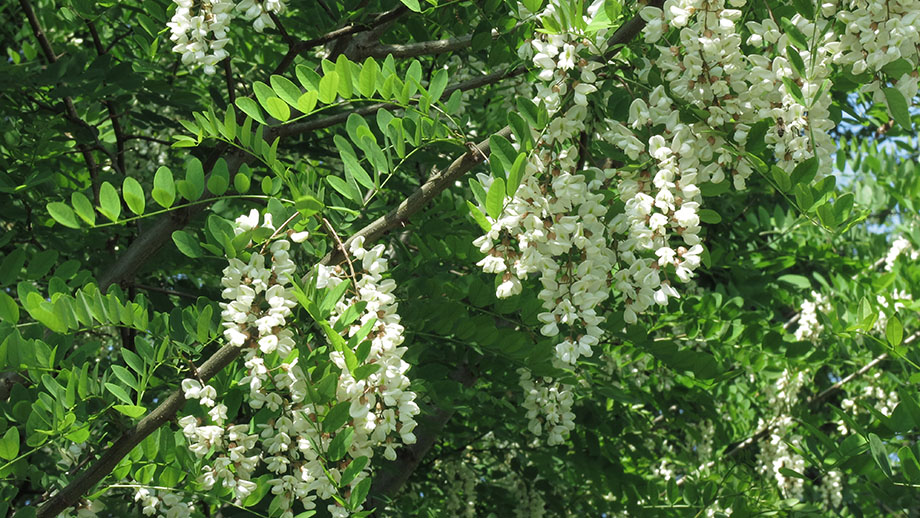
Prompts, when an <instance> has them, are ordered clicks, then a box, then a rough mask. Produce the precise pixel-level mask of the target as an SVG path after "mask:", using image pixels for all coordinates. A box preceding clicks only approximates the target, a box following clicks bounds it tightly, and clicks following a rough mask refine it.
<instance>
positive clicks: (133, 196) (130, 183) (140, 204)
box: [121, 176, 146, 216]
mask: <svg viewBox="0 0 920 518" xmlns="http://www.w3.org/2000/svg"><path fill="white" fill-rule="evenodd" d="M121 193H122V195H123V196H124V197H125V203H126V204H127V205H128V208H129V209H131V212H133V213H134V214H136V215H138V216H140V215H142V214H144V205H145V201H146V200H145V196H144V189H143V188H142V187H141V184H140V182H138V181H137V180H135V179H134V178H132V177H130V176H126V177H125V181H124V183H122V185H121Z"/></svg>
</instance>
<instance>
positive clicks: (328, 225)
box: [321, 218, 358, 288]
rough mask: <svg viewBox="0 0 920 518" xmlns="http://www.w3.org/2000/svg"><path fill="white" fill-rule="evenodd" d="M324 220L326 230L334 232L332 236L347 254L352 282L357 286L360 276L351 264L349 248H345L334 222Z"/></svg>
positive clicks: (340, 248) (345, 254) (343, 253)
mask: <svg viewBox="0 0 920 518" xmlns="http://www.w3.org/2000/svg"><path fill="white" fill-rule="evenodd" d="M321 219H322V220H323V226H324V227H326V230H328V231H329V233H330V234H332V238H333V239H334V240H335V244H336V245H338V247H339V250H341V251H342V255H343V256H345V261H346V262H347V263H348V270H349V271H350V272H351V282H352V283H353V286H355V287H356V288H357V285H358V276H357V275H355V265H353V264H351V256H350V255H349V254H348V250H347V249H346V248H345V244H344V243H342V238H340V237H339V234H338V233H337V232H336V231H335V229H334V228H332V223H329V220H328V219H326V218H321Z"/></svg>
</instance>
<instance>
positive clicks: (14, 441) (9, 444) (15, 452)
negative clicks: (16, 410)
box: [0, 426, 19, 460]
mask: <svg viewBox="0 0 920 518" xmlns="http://www.w3.org/2000/svg"><path fill="white" fill-rule="evenodd" d="M17 456H19V428H16V427H15V426H12V427H10V428H9V429H8V430H7V431H6V433H4V434H3V438H0V458H4V459H6V460H13V459H15V458H16V457H17Z"/></svg>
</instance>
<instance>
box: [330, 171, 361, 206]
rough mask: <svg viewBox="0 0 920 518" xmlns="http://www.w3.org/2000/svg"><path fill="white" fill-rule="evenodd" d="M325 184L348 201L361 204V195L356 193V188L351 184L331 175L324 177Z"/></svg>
mask: <svg viewBox="0 0 920 518" xmlns="http://www.w3.org/2000/svg"><path fill="white" fill-rule="evenodd" d="M326 182H327V183H328V184H329V185H330V186H331V187H332V188H333V189H335V190H336V191H338V192H339V194H341V195H342V196H345V198H347V199H348V200H350V201H352V202H354V203H356V204H359V205H360V204H361V193H360V192H359V191H358V187H357V186H356V185H354V184H353V183H351V182H346V181H345V180H343V179H341V178H339V177H338V176H332V175H330V176H327V177H326Z"/></svg>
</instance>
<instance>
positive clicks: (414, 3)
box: [400, 0, 422, 13]
mask: <svg viewBox="0 0 920 518" xmlns="http://www.w3.org/2000/svg"><path fill="white" fill-rule="evenodd" d="M400 1H401V2H402V3H403V5H405V6H406V7H408V8H409V9H410V10H412V11H414V12H416V13H420V12H422V7H421V6H420V5H419V4H418V0H400Z"/></svg>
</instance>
